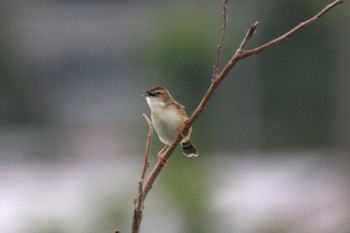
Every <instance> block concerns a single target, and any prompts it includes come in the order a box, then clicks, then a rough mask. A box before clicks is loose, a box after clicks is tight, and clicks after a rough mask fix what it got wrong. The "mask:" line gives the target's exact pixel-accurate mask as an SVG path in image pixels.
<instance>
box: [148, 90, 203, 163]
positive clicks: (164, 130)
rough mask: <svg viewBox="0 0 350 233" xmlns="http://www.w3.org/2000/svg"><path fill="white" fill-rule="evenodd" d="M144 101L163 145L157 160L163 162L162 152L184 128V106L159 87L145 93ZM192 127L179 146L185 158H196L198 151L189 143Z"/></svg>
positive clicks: (185, 119) (185, 116) (185, 115)
mask: <svg viewBox="0 0 350 233" xmlns="http://www.w3.org/2000/svg"><path fill="white" fill-rule="evenodd" d="M146 100H147V103H148V106H149V108H150V109H151V119H152V123H153V125H154V128H155V130H156V132H157V134H158V137H159V139H160V141H161V142H162V143H164V144H165V146H164V147H163V149H162V150H160V152H159V153H158V159H159V160H163V157H162V154H163V152H164V151H165V150H166V149H167V148H168V147H169V146H170V144H171V143H172V142H173V141H174V140H175V138H176V136H177V134H178V132H179V131H180V130H181V129H182V128H183V127H184V125H185V122H186V121H187V119H188V116H187V114H186V112H185V109H184V106H182V105H181V104H179V103H178V102H176V101H175V100H174V98H173V97H172V96H171V95H170V92H169V91H168V90H167V89H166V88H164V87H160V86H156V87H153V88H151V89H149V90H148V91H146ZM191 132H192V127H191V128H190V129H189V131H188V133H187V135H186V136H184V138H183V140H182V141H181V143H180V145H181V147H182V152H183V154H184V155H186V156H187V157H192V156H193V157H197V156H198V151H197V149H196V148H195V147H194V146H193V144H192V143H191V141H190V136H191Z"/></svg>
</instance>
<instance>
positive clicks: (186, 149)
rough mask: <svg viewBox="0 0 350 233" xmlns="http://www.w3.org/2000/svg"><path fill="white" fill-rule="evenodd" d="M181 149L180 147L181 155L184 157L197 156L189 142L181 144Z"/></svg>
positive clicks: (195, 150)
mask: <svg viewBox="0 0 350 233" xmlns="http://www.w3.org/2000/svg"><path fill="white" fill-rule="evenodd" d="M181 147H182V152H183V154H184V155H186V156H187V157H192V156H193V157H197V156H198V151H197V149H196V148H195V147H194V146H193V145H192V143H191V141H190V140H188V141H187V142H182V143H181Z"/></svg>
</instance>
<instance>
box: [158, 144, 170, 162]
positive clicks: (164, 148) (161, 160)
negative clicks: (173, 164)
mask: <svg viewBox="0 0 350 233" xmlns="http://www.w3.org/2000/svg"><path fill="white" fill-rule="evenodd" d="M168 148H169V145H167V144H166V145H165V146H164V147H163V148H162V149H161V150H160V151H159V152H158V161H160V162H161V163H162V164H164V165H165V163H166V160H165V159H164V158H163V154H164V152H166V150H167V149H168Z"/></svg>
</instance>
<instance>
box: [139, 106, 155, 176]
mask: <svg viewBox="0 0 350 233" xmlns="http://www.w3.org/2000/svg"><path fill="white" fill-rule="evenodd" d="M142 117H143V118H144V119H145V120H146V122H147V124H148V134H147V136H146V154H145V163H144V166H143V171H142V174H141V180H142V181H144V180H145V177H146V172H147V168H148V167H149V152H150V149H151V141H152V137H153V124H152V121H151V120H150V119H149V118H148V117H147V115H146V114H144V113H143V114H142Z"/></svg>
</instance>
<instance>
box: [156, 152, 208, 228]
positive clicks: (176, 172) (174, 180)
mask: <svg viewBox="0 0 350 233" xmlns="http://www.w3.org/2000/svg"><path fill="white" fill-rule="evenodd" d="M180 156H181V157H180ZM179 157H180V158H179ZM203 161H205V160H198V159H196V158H186V157H185V156H183V155H182V154H180V151H175V153H174V155H173V157H172V159H171V160H170V162H169V168H168V169H166V170H164V172H163V174H162V177H160V180H161V181H162V184H163V187H164V188H165V189H164V191H165V192H166V194H165V195H166V196H168V197H169V199H171V200H172V201H173V202H174V203H176V205H177V207H178V208H180V209H181V210H182V212H181V213H182V214H181V217H182V221H183V222H184V226H183V227H184V232H187V233H201V232H208V229H210V221H209V219H210V217H211V216H212V214H213V211H212V209H211V205H210V204H209V203H208V200H209V197H210V193H211V191H210V190H211V188H212V177H211V176H210V172H208V171H210V167H209V166H208V164H206V163H204V162H203Z"/></svg>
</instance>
